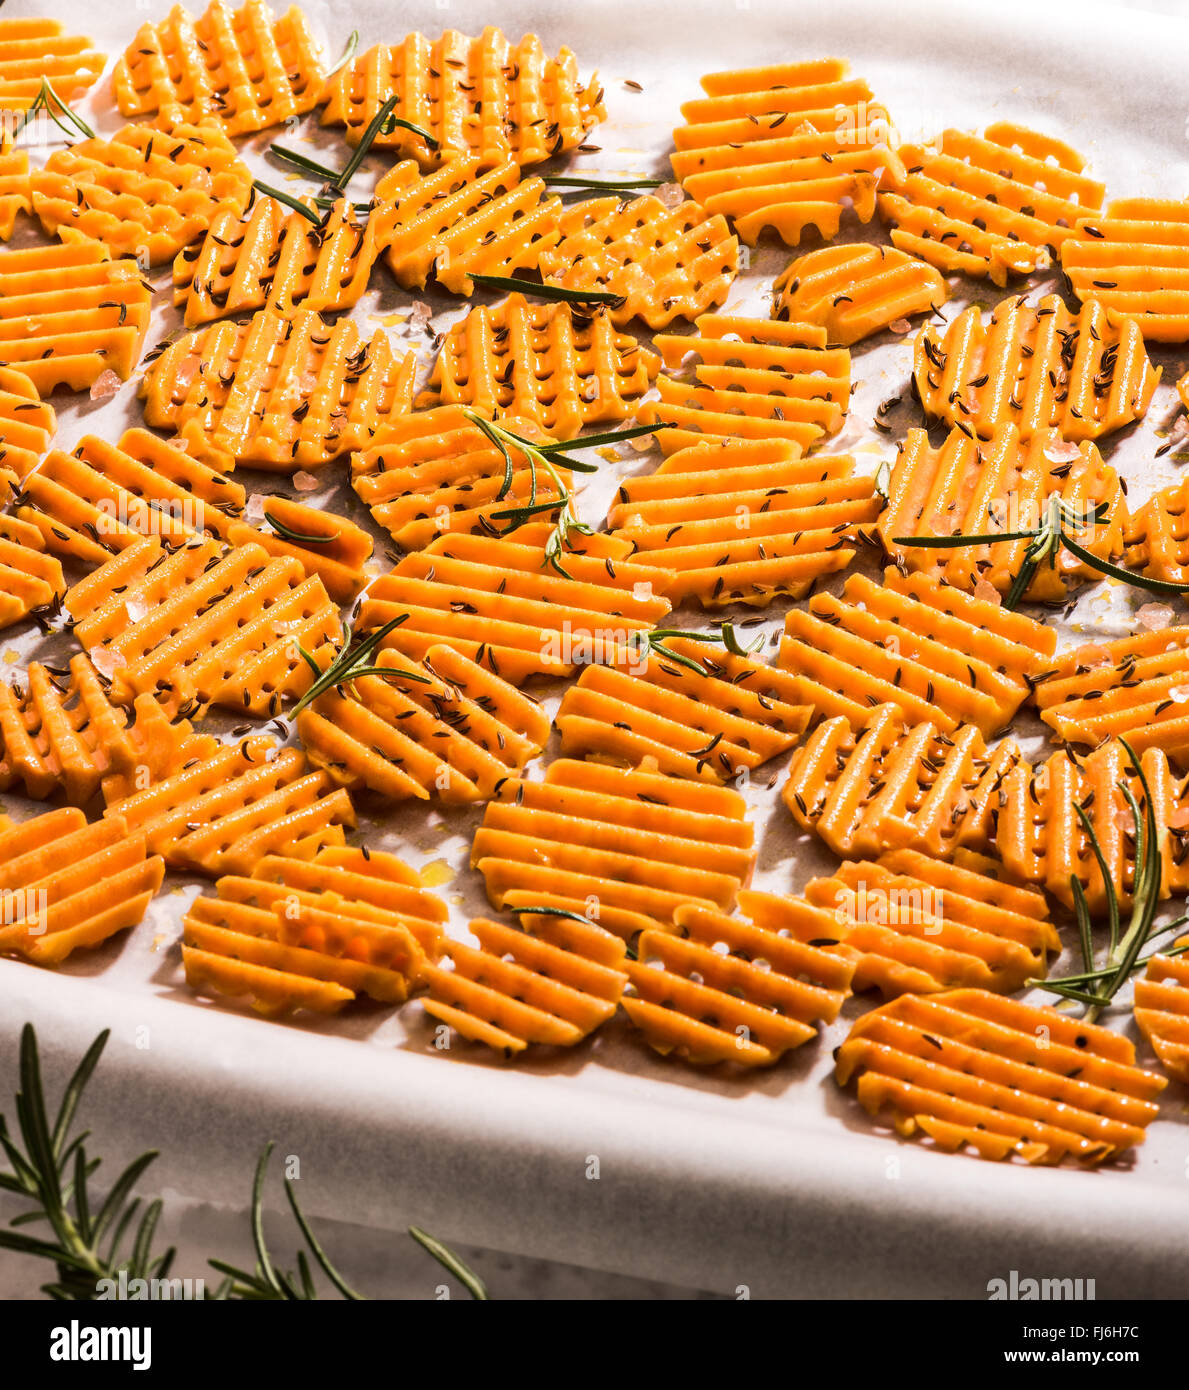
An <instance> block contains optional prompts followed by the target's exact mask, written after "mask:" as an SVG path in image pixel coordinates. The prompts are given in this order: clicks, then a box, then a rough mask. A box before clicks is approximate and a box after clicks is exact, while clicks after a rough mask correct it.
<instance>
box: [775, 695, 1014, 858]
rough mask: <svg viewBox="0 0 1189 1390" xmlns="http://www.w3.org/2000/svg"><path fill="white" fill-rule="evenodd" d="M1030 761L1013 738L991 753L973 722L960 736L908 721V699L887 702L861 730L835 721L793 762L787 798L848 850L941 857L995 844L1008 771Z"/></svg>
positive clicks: (795, 812) (800, 817)
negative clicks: (904, 705) (904, 706)
mask: <svg viewBox="0 0 1189 1390" xmlns="http://www.w3.org/2000/svg"><path fill="white" fill-rule="evenodd" d="M1019 760H1020V750H1019V749H1018V748H1017V747H1016V745H1015V744H1014V743H1013V742H1011V741H1008V740H1005V741H1003V742H1002V743H1000V744H999V745H998V747H997V748H995V749H994V751H993V752H988V750H987V746H986V744H985V743H984V742H983V736H982V734H981V733H980V732H979V731H978V729H976V728H975V726H974V725H973V724H960V725H959V726H958V727H957V728H956V729H955V730H954V731H953V733H952V734H945V733H942V732H941V731H940V730H939V729H938V728H937V726H936V725H935V724H932V723H929V722H927V721H926V722H923V723H920V724H915V725H913V726H912V727H907V728H906V727H905V725H904V719H903V716H902V714H901V712H900V709H899V706H897V705H892V704H887V705H880V706H878V707H877V708H876V709H874V710H872V711H871V714H870V716H869V717H868V719H867V721H866V722H865V723H864V725H863V727H862V728H861V729H858V730H857V731H856V730H855V729H853V728H852V727H851V724H850V721H849V720H848V719H847V718H846V717H845V716H844V715H836V716H835V717H834V718H833V719H826V720H824V721H823V722H822V723H821V724H819V725H818V726H817V728H816V729H815V730H814V731H813V733H812V734H811V735H810V736H809V738H807V739H806V740H805V742H804V743H803V744H802V745H801V747H800V748H798V749H797V751H796V753H795V754H794V755H793V760H792V762H791V763H790V764H789V775H788V781H787V782H786V783H785V784H784V789H783V791H782V792H781V797H782V799H783V801H784V804H785V805H786V806H787V807H788V809H789V811H790V812H791V813H792V816H793V819H794V820H795V821H796V822H797V824H798V825H800V826H801V827H803V828H804V829H805V830H813V831H815V832H816V833H817V834H818V835H820V836H821V838H822V839H823V840H824V841H825V842H826V844H827V845H829V846H830V848H831V849H832V850H833V851H834V853H835V854H837V855H839V856H840V857H841V858H847V857H850V856H855V857H862V858H866V859H875V858H878V857H879V855H881V854H883V853H885V852H886V851H888V850H894V849H912V850H921V851H923V852H924V853H926V854H931V855H933V856H935V857H936V858H939V859H946V858H950V857H951V856H952V855H953V853H954V852H955V851H956V850H958V849H962V848H967V849H986V848H988V846H989V844H990V835H991V830H992V828H993V827H992V821H993V817H994V812H995V810H996V809H997V807H998V804H999V803H998V799H997V793H998V790H999V787H1000V784H1001V783H1002V781H1003V778H1004V777H1005V775H1006V774H1007V773H1008V771H1010V769H1011V768H1013V767H1014V766H1015V765H1016V764H1017V763H1018V762H1019Z"/></svg>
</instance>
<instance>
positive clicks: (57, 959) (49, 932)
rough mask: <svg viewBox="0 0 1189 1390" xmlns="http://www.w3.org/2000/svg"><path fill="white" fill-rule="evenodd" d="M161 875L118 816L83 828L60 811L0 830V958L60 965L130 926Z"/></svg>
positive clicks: (77, 818) (139, 837)
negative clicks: (2, 906)
mask: <svg viewBox="0 0 1189 1390" xmlns="http://www.w3.org/2000/svg"><path fill="white" fill-rule="evenodd" d="M164 876H165V864H164V863H163V861H162V860H161V859H160V858H158V857H156V856H155V855H153V856H150V855H149V854H148V852H147V850H146V845H145V836H144V834H143V833H141V832H138V831H137V830H136V828H135V827H133V826H131V825H129V824H128V823H127V822H126V821H125V820H124V819H123V818H122V817H120V816H111V817H108V818H106V819H104V820H101V821H95V822H93V823H92V824H90V825H88V824H87V818H86V816H84V815H83V813H82V812H81V811H80V810H78V809H77V808H76V807H73V806H67V807H63V808H62V809H61V810H57V811H46V812H45V813H44V814H43V815H40V816H34V817H33V818H32V819H31V820H27V821H23V822H22V823H21V824H20V825H11V824H9V825H7V826H3V825H0V893H2V894H3V897H4V903H5V911H4V915H3V919H2V920H0V955H2V954H15V955H18V956H22V957H23V958H24V959H25V960H28V961H31V962H32V963H33V964H34V965H60V964H61V962H62V961H64V960H65V959H66V957H67V956H69V955H70V954H71V952H73V951H76V950H79V949H80V948H82V947H91V946H98V945H100V944H101V943H102V942H104V941H106V940H107V939H108V938H109V937H112V936H114V935H115V934H116V933H117V932H121V931H125V930H126V929H127V928H128V927H134V926H136V924H137V923H138V922H139V921H140V920H141V918H142V917H143V916H144V914H145V909H146V908H147V907H148V905H149V902H150V901H151V899H152V897H153V894H154V893H155V892H156V891H157V889H158V888H160V887H161V880H162V879H163V878H164Z"/></svg>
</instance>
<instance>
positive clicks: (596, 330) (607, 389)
mask: <svg viewBox="0 0 1189 1390" xmlns="http://www.w3.org/2000/svg"><path fill="white" fill-rule="evenodd" d="M659 366H660V361H659V359H658V358H657V357H656V356H655V355H654V354H653V353H651V352H649V351H647V349H645V348H642V347H641V346H640V344H639V343H638V342H637V341H636V339H635V338H633V337H631V336H629V335H628V334H627V333H621V332H619V331H618V330H617V329H616V327H615V324H614V322H613V320H612V318H611V315H610V314H609V312H608V311H607V307H606V306H605V305H599V306H597V307H588V306H586V305H573V304H567V303H555V304H529V303H528V301H527V300H526V299H525V297H524V296H523V295H522V294H511V295H509V296H508V298H507V299H505V300H504V302H503V303H502V304H494V305H486V304H485V305H480V306H478V307H477V308H474V309H472V310H471V311H470V313H468V314H467V315H466V317H465V318H463V319H460V320H459V321H458V322H457V323H456V324H454V326H453V327H452V328H451V329H450V331H449V332H448V333H447V334H446V338H445V341H444V342H443V344H442V348H441V351H440V352H439V354H438V357H437V360H436V361H435V362H434V366H433V372H432V373H431V375H430V378H429V384H428V387H427V389H426V390H425V391H424V392H423V393H422V394H421V395H420V396H419V397H418V398H417V405H418V406H419V407H421V406H433V405H455V404H460V405H469V406H471V407H473V408H474V409H476V410H479V411H481V412H482V413H483V414H485V415H491V414H499V415H518V416H520V417H521V418H522V419H525V420H532V421H533V422H534V423H535V424H537V425H539V426H540V427H541V428H542V429H543V430H547V431H548V432H549V433H550V434H553V435H556V436H557V437H558V438H561V439H568V438H570V437H572V436H573V435H576V434H577V433H578V431H579V430H580V429H581V428H582V427H583V425H594V424H598V423H600V422H601V421H613V420H626V419H627V418H628V417H629V416H630V415H631V414H632V412H633V410H634V409H635V406H636V402H637V401H638V399H639V398H640V397H641V396H642V395H643V394H644V392H645V391H647V390H648V387H649V385H650V384H651V382H652V379H653V377H655V376H656V373H657V369H658V368H659Z"/></svg>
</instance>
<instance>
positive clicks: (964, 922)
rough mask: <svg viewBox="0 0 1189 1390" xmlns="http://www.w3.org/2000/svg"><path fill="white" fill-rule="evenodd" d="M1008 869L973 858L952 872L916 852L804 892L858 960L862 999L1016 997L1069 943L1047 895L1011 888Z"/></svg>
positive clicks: (896, 854)
mask: <svg viewBox="0 0 1189 1390" xmlns="http://www.w3.org/2000/svg"><path fill="white" fill-rule="evenodd" d="M1002 878H1003V866H1002V865H1001V864H999V863H997V862H996V861H995V860H994V859H989V858H986V857H985V856H983V855H979V854H973V853H970V852H967V853H965V854H964V855H963V856H962V857H961V860H960V862H955V863H952V864H944V863H942V862H941V861H940V860H938V859H934V858H933V857H932V856H931V855H928V854H920V853H919V852H918V851H916V850H910V849H898V850H892V851H891V852H889V853H886V854H883V855H881V856H880V857H879V859H878V860H871V861H854V860H847V861H846V862H845V863H843V864H842V865H841V866H840V867H839V868H838V869H837V870H836V871H835V872H834V874H833V875H832V876H830V877H828V878H815V879H812V880H811V881H810V882H809V883H807V884H806V885H805V896H806V898H808V900H809V901H810V902H811V903H815V904H816V905H817V906H818V907H821V908H823V909H830V908H832V909H833V910H834V912H835V913H836V915H837V917H838V919H839V922H840V923H841V926H840V928H839V929H838V932H837V934H838V936H839V937H840V938H841V940H842V941H843V943H844V944H845V946H846V947H847V949H848V950H849V951H852V952H855V953H856V954H857V958H856V959H855V971H854V989H855V990H856V992H857V991H859V990H866V989H878V990H879V991H880V992H881V993H882V994H883V995H884V997H885V998H892V997H894V996H895V995H897V994H931V993H933V992H934V991H936V990H943V989H953V988H957V987H959V986H970V987H972V988H978V989H988V990H993V991H994V992H995V993H997V994H1011V993H1014V992H1015V991H1016V990H1019V989H1023V988H1024V986H1025V984H1026V983H1027V981H1028V980H1030V979H1032V978H1034V977H1040V976H1043V975H1044V974H1045V971H1046V968H1047V963H1048V957H1049V953H1050V952H1052V953H1054V954H1059V953H1060V951H1061V939H1060V937H1059V936H1058V935H1057V930H1056V928H1055V927H1054V926H1053V924H1052V922H1051V921H1050V920H1049V910H1048V905H1047V904H1046V902H1045V898H1044V894H1043V893H1037V892H1033V891H1031V890H1030V889H1027V888H1020V887H1017V886H1015V885H1013V884H1012V883H1010V882H1004V881H1002Z"/></svg>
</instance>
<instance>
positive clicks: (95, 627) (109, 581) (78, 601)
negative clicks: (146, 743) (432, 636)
mask: <svg viewBox="0 0 1189 1390" xmlns="http://www.w3.org/2000/svg"><path fill="white" fill-rule="evenodd" d="M65 606H66V609H67V611H68V612H69V613H70V614H71V616H72V618H73V620H74V633H75V636H76V637H77V638H78V640H79V642H80V643H81V644H82V646H83V647H84V648H85V650H86V651H87V652H89V653H90V656H91V660H92V661H93V662H94V663H95V664H96V667H97V668H98V669H99V670H100V671H101V672H103V673H104V674H105V675H107V676H109V678H110V680H111V687H110V694H111V698H112V700H113V701H115V703H117V704H121V705H124V706H130V705H131V704H132V703H133V702H134V700H135V699H136V697H137V696H138V695H141V694H149V695H152V696H153V697H154V698H155V699H156V700H157V701H158V702H159V703H160V704H161V705H162V707H163V708H164V709H165V710H166V711H167V712H168V713H170V714H171V715H172V714H179V713H181V714H185V715H192V714H193V715H198V716H199V717H202V716H203V715H204V714H205V712H206V710H207V708H208V707H209V706H210V705H212V704H218V705H223V706H225V707H226V708H229V709H232V710H236V711H242V712H246V713H250V714H252V715H255V716H256V717H257V718H266V717H268V718H276V716H277V715H278V714H279V713H280V710H281V704H282V701H283V700H284V699H285V698H286V697H287V696H294V695H299V694H301V693H302V692H304V691H305V690H306V689H308V687H309V685H310V680H311V676H310V669H309V667H308V666H307V665H306V663H305V661H304V660H302V658H301V655H300V653H299V652H298V650H297V647H298V646H299V645H300V646H303V647H305V648H307V650H311V651H317V650H318V649H319V648H320V647H322V646H323V645H324V644H325V643H327V642H337V641H339V640H340V639H341V637H342V624H341V622H340V621H339V614H338V609H337V608H336V607H335V606H334V604H333V603H331V601H330V598H329V596H328V595H327V593H326V590H325V588H324V587H323V584H322V581H321V580H320V579H319V578H318V577H317V576H316V575H315V576H313V577H306V575H305V574H304V573H303V571H302V569H301V566H300V565H299V564H298V563H297V561H296V560H293V559H290V558H288V557H284V558H279V559H274V558H273V557H271V556H270V555H269V554H268V552H267V551H266V550H265V549H264V548H263V546H260V545H254V544H253V545H241V546H236V547H234V548H232V549H227V548H226V547H224V546H223V545H221V544H220V543H219V542H218V541H214V540H194V541H189V542H187V543H186V544H185V545H182V546H179V547H178V548H177V549H175V550H172V551H171V550H169V549H167V548H166V547H164V546H162V545H161V544H160V542H158V541H157V540H155V539H150V538H147V537H137V538H136V540H134V541H133V542H132V543H131V544H130V545H128V546H126V547H125V548H124V549H123V550H122V551H120V553H119V554H118V555H116V556H114V557H113V558H112V559H111V560H109V561H107V563H106V564H104V565H101V566H100V567H99V568H98V569H97V570H95V571H93V573H91V574H89V575H88V576H87V577H86V578H85V579H82V580H80V581H79V582H78V583H77V584H76V585H74V587H73V588H72V589H71V590H70V591H69V593H68V594H67V595H66V599H65Z"/></svg>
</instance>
